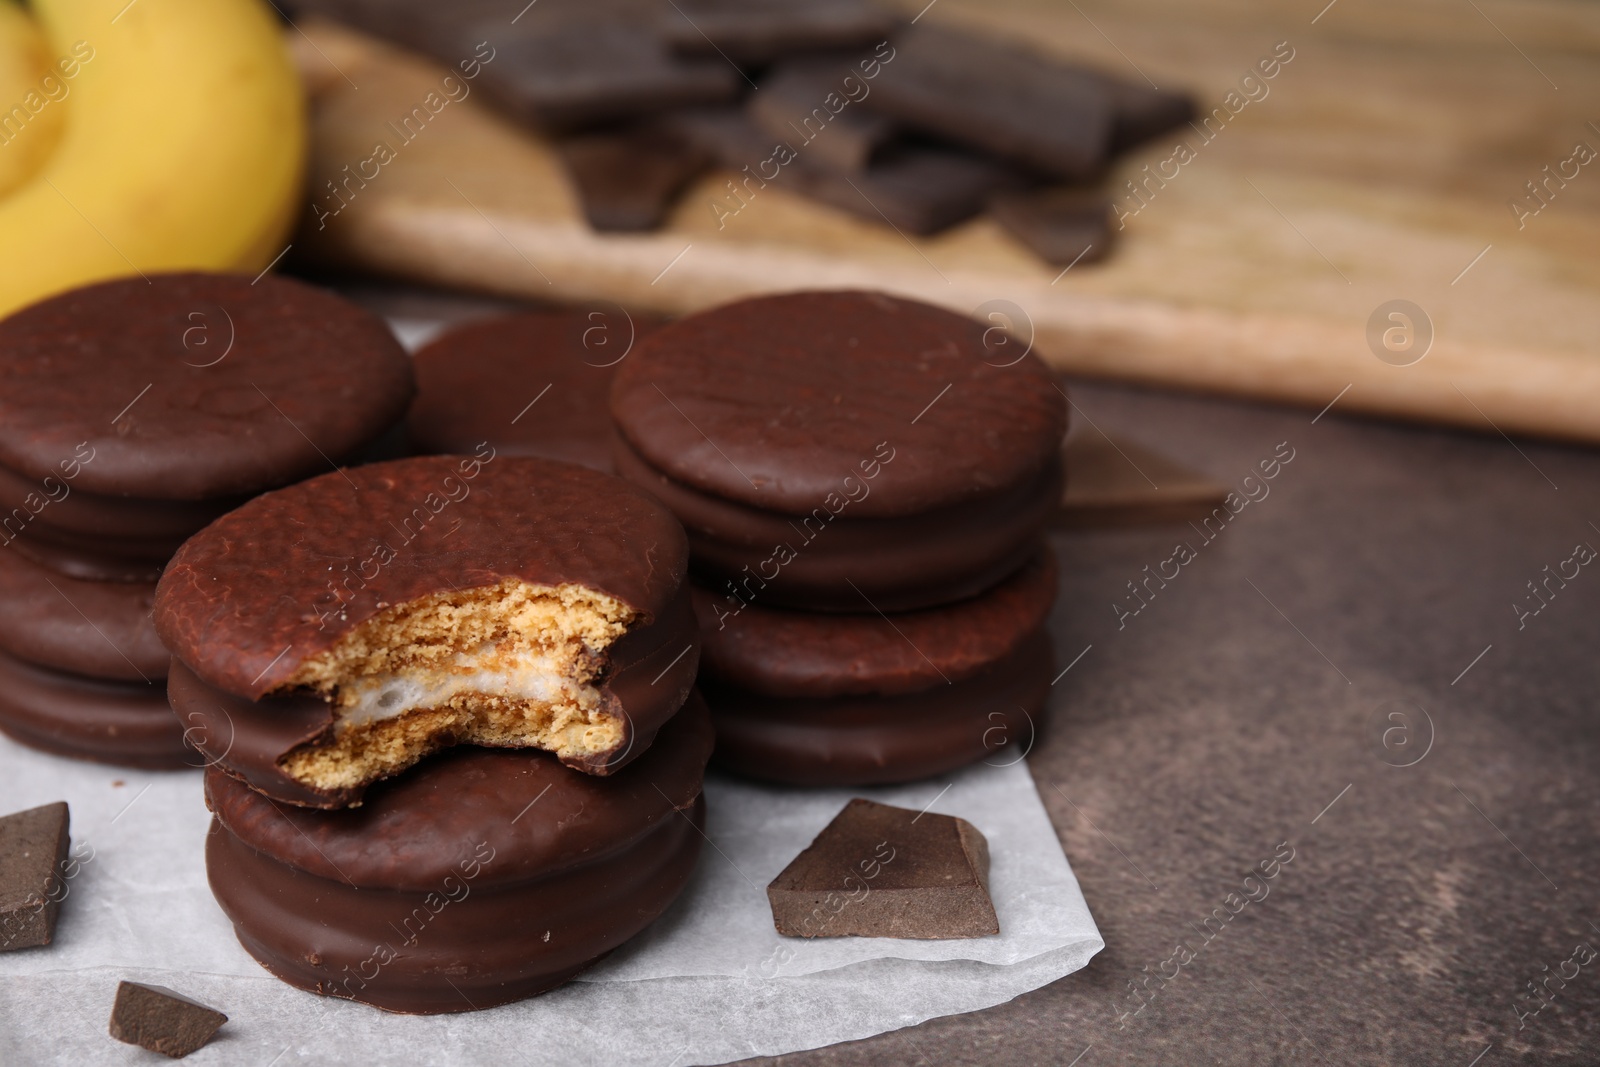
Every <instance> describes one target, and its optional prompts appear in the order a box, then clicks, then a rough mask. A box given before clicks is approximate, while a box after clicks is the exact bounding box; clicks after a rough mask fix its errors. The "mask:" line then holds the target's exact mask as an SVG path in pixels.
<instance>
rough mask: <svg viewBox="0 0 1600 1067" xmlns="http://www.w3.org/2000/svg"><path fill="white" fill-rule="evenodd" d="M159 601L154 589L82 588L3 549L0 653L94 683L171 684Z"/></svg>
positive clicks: (123, 586) (124, 586) (119, 585)
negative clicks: (156, 613) (159, 631)
mask: <svg viewBox="0 0 1600 1067" xmlns="http://www.w3.org/2000/svg"><path fill="white" fill-rule="evenodd" d="M155 596H156V587H155V583H154V582H145V583H140V584H135V583H121V582H83V581H77V580H74V579H72V578H68V577H67V576H66V575H62V574H51V573H50V572H49V571H47V570H45V569H44V568H42V567H39V566H38V565H36V564H34V563H31V562H29V561H28V560H27V559H25V558H23V557H22V556H19V555H17V554H16V553H15V552H9V551H6V550H4V549H0V652H8V653H10V654H11V655H13V656H15V657H16V658H17V659H20V660H25V661H27V662H29V663H34V664H37V665H40V666H44V667H53V668H55V669H56V670H59V671H68V672H71V673H73V674H83V675H88V676H89V677H92V678H115V679H120V680H123V681H149V680H155V679H160V678H165V677H166V675H167V662H168V661H169V660H170V659H171V658H172V657H171V656H170V655H169V654H168V652H167V650H166V648H165V647H164V646H163V645H162V644H161V638H159V637H158V636H156V626H155V620H154V619H152V618H151V616H150V610H151V606H152V605H153V604H154V602H155Z"/></svg>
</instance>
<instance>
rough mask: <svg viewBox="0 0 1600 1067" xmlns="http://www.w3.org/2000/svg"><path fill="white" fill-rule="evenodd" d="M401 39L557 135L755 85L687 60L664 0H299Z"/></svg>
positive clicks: (724, 66) (713, 65) (302, 8)
mask: <svg viewBox="0 0 1600 1067" xmlns="http://www.w3.org/2000/svg"><path fill="white" fill-rule="evenodd" d="M288 6H289V8H290V11H291V12H292V13H294V14H296V15H311V14H316V15H325V16H327V17H329V18H333V19H337V20H338V21H340V22H343V23H345V24H346V25H349V26H353V27H355V28H357V29H359V30H363V31H365V32H367V33H370V34H373V35H374V36H377V37H382V38H384V39H386V40H390V41H394V42H396V43H398V44H401V45H403V46H405V47H407V48H411V49H414V50H416V51H418V52H421V53H423V54H424V55H427V56H431V57H432V58H434V59H435V60H437V61H438V62H440V63H442V64H443V65H445V66H447V67H449V68H451V70H452V73H455V74H457V75H458V76H462V77H469V78H471V79H473V81H472V84H473V87H474V88H481V89H482V90H483V92H484V93H485V94H486V95H487V96H489V97H490V98H492V99H493V100H494V101H495V103H496V104H497V105H498V106H499V107H500V108H501V109H502V110H503V111H505V112H506V113H508V114H510V115H511V116H512V117H514V118H516V119H518V120H520V121H522V122H524V123H527V124H529V125H532V126H535V127H537V128H540V129H544V130H547V131H550V132H561V131H571V130H575V129H580V128H583V127H586V126H592V125H596V124H600V123H606V122H615V121H619V120H624V119H629V118H634V117H637V116H640V115H644V114H649V113H656V112H661V111H666V110H670V109H672V108H677V107H688V106H692V105H696V104H711V103H720V102H723V101H727V100H732V99H733V98H734V97H736V96H738V94H739V93H740V91H741V90H742V88H743V87H744V85H745V82H744V79H743V78H742V77H741V76H740V73H739V71H738V69H737V68H736V67H734V66H733V65H732V64H730V63H729V62H728V61H727V60H726V59H724V58H723V57H721V56H718V55H716V54H715V53H712V54H711V55H710V57H709V58H705V57H701V56H689V55H679V54H677V53H676V52H674V51H673V50H672V49H671V48H669V47H668V45H667V42H666V39H665V37H664V36H663V34H662V31H661V24H665V23H666V22H667V21H668V20H669V19H672V20H676V21H678V22H681V21H682V19H681V17H680V16H679V15H678V14H677V13H676V12H674V11H673V10H672V9H671V7H669V6H667V5H666V4H664V3H661V2H660V0H538V3H530V4H527V5H526V6H524V5H523V4H522V3H507V2H505V0H454V2H453V3H450V4H448V5H446V4H438V3H433V2H431V0H292V2H291V3H290V4H289V5H288Z"/></svg>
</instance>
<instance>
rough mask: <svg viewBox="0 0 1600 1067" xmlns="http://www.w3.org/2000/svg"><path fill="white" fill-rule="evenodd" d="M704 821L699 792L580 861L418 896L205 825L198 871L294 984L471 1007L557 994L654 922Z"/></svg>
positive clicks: (443, 884) (256, 950) (695, 851)
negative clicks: (280, 855) (325, 870)
mask: <svg viewBox="0 0 1600 1067" xmlns="http://www.w3.org/2000/svg"><path fill="white" fill-rule="evenodd" d="M704 821H705V801H704V800H702V799H700V798H698V797H697V798H696V799H695V800H694V801H693V806H692V807H691V808H690V809H689V810H688V811H686V812H684V813H682V814H681V815H669V816H666V817H665V818H663V819H661V820H659V821H657V823H656V824H655V826H654V827H653V828H652V829H651V830H650V832H649V833H648V834H647V835H646V836H645V837H644V838H643V839H641V840H638V841H636V842H634V843H632V845H630V846H629V847H628V848H626V849H625V850H623V851H621V852H614V853H610V854H605V855H603V856H602V858H599V859H597V860H595V861H594V862H592V863H590V864H589V865H587V866H583V867H577V868H572V869H568V870H564V871H560V872H557V873H555V874H553V875H550V876H549V877H546V878H542V879H537V880H530V881H528V882H523V883H518V884H516V885H512V886H508V887H506V888H503V889H496V888H485V889H480V888H477V886H476V883H474V882H470V881H467V880H465V879H464V878H463V877H462V876H461V874H459V873H455V874H452V875H450V876H448V878H446V879H441V880H440V882H438V883H437V884H436V885H434V886H432V887H430V888H429V890H428V891H426V892H418V891H404V890H401V891H396V890H382V889H379V890H373V889H357V888H353V887H351V886H349V885H346V884H344V883H342V882H339V881H336V880H332V879H327V878H319V877H316V876H313V875H310V874H306V873H304V872H303V871H299V870H296V869H295V868H293V867H290V866H287V865H285V864H282V863H278V862H276V861H275V860H272V859H270V858H268V857H267V856H265V855H263V854H262V853H260V852H257V851H255V850H253V849H251V848H250V847H249V846H247V845H245V844H243V843H242V842H241V841H240V840H239V839H238V838H237V837H235V836H233V835H232V834H231V833H229V832H228V830H227V828H226V827H225V826H223V825H222V824H221V823H220V822H218V821H213V822H212V827H211V833H210V835H209V836H208V837H207V839H206V873H207V875H208V876H209V878H210V881H211V891H212V892H213V893H214V894H215V895H216V898H217V903H218V904H220V905H221V906H222V910H223V911H224V912H226V913H227V915H228V917H229V918H230V919H232V920H233V929H234V933H235V934H236V935H237V936H238V938H239V943H240V944H241V945H243V946H244V949H245V951H246V952H248V953H250V955H252V956H254V957H255V958H256V961H257V962H258V963H260V964H261V965H262V966H263V967H265V968H266V969H267V970H268V971H270V972H271V973H272V974H273V975H274V976H276V977H277V978H279V979H281V980H283V981H285V982H288V983H289V984H290V985H293V986H298V987H299V988H301V989H305V990H307V991H309V992H312V993H318V994H321V995H323V996H331V997H342V998H346V999H349V1000H357V1001H361V1002H362V1003H365V1004H370V1005H372V1006H374V1007H377V1008H382V1009H384V1010H385V1011H393V1012H403V1013H407V1014H416V1015H436V1014H443V1013H446V1012H459V1011H475V1010H478V1009H481V1008H489V1007H493V1006H495V1005H497V1004H506V1003H509V1002H511V1001H513V1000H522V999H524V998H526V997H532V996H537V995H538V994H540V993H543V992H546V991H548V990H550V989H553V988H555V987H556V986H558V985H561V984H563V983H564V982H567V981H569V980H570V979H571V978H572V977H573V976H574V975H576V974H578V973H579V972H581V971H583V970H584V969H585V968H587V967H589V966H591V965H593V964H594V963H596V962H597V961H599V960H600V959H601V958H602V957H604V956H605V955H606V954H607V953H609V952H611V951H612V950H613V949H615V948H616V947H617V946H618V945H621V944H622V943H623V942H625V941H627V940H628V939H629V938H631V937H633V936H634V935H635V934H637V933H639V931H641V930H643V929H644V928H645V927H646V926H649V925H650V924H651V923H652V922H654V921H655V920H656V919H657V918H658V917H659V916H660V915H661V913H662V912H664V911H665V910H666V909H667V907H668V905H670V904H671V903H672V902H673V901H674V900H676V899H677V897H678V894H679V893H681V892H682V891H683V887H684V886H685V885H686V884H688V881H689V876H690V874H691V873H692V872H693V871H694V865H695V861H696V860H697V859H698V858H699V855H700V842H701V840H702V839H701V836H700V832H699V831H700V827H701V826H702V824H703V823H704ZM472 840H478V839H476V838H474V839H472ZM466 862H469V863H470V862H473V861H470V860H469V861H466ZM465 869H469V870H470V869H472V868H470V867H468V868H465ZM483 869H485V870H487V869H488V867H487V866H485V867H484V868H483Z"/></svg>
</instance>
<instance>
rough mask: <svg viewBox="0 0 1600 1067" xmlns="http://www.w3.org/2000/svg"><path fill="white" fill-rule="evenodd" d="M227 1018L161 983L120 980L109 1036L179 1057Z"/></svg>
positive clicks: (204, 1041)
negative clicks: (149, 983)
mask: <svg viewBox="0 0 1600 1067" xmlns="http://www.w3.org/2000/svg"><path fill="white" fill-rule="evenodd" d="M227 1021H228V1017H227V1016H226V1015H224V1014H222V1013H221V1012H220V1011H217V1010H216V1009H215V1008H208V1007H206V1006H205V1005H204V1004H201V1003H199V1002H198V1001H194V1000H190V999H189V998H188V997H186V996H184V995H183V994H182V993H178V992H175V991H174V990H171V989H167V988H166V987H165V986H158V985H143V984H141V983H139V982H121V983H119V984H118V985H117V1000H116V1003H115V1004H113V1005H112V1007H111V1036H112V1037H114V1038H116V1039H117V1040H118V1041H126V1042H127V1043H128V1044H130V1045H139V1046H140V1047H142V1048H147V1049H149V1050H150V1051H151V1052H159V1053H161V1054H162V1055H164V1056H171V1057H172V1058H173V1059H182V1058H183V1057H184V1056H187V1055H188V1054H189V1053H191V1052H193V1051H195V1050H196V1049H198V1048H199V1047H200V1046H202V1045H204V1044H205V1043H206V1042H207V1041H210V1040H211V1035H213V1034H215V1033H216V1032H217V1028H218V1027H220V1026H221V1025H222V1024H223V1023H225V1022H227Z"/></svg>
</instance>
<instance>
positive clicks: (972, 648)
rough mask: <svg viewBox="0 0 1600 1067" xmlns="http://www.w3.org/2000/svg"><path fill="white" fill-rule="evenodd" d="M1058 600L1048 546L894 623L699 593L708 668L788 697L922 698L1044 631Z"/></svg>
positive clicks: (724, 678)
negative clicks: (970, 593)
mask: <svg viewBox="0 0 1600 1067" xmlns="http://www.w3.org/2000/svg"><path fill="white" fill-rule="evenodd" d="M1055 599H1056V559H1055V553H1054V552H1052V551H1051V550H1050V548H1049V547H1048V546H1046V547H1044V548H1042V549H1040V550H1039V551H1038V552H1037V553H1036V554H1035V555H1034V557H1033V559H1031V560H1029V561H1028V563H1027V564H1026V565H1025V566H1024V567H1023V568H1022V569H1021V570H1019V571H1018V572H1017V573H1016V574H1013V575H1012V576H1011V577H1009V578H1007V579H1006V580H1005V581H1004V582H1002V583H1001V584H999V585H997V586H995V587H994V588H993V589H991V590H989V591H988V592H986V593H983V594H981V595H979V596H977V597H974V598H972V599H971V600H963V601H961V602H959V603H955V604H949V605H945V606H942V607H936V608H928V609H926V610H923V611H907V612H900V613H898V614H896V615H895V616H894V617H893V620H892V622H891V620H889V619H885V618H884V617H882V616H880V615H878V614H876V613H873V614H871V615H822V614H816V613H812V612H800V611H778V610H773V609H770V608H763V607H760V606H758V605H750V606H747V607H743V608H740V607H739V605H738V604H737V603H730V602H729V601H727V600H726V599H725V598H723V597H718V596H716V595H715V594H714V593H711V592H710V591H708V590H706V589H703V588H700V587H695V589H694V606H695V615H696V616H697V617H698V618H699V619H700V629H701V632H702V634H704V641H705V645H704V648H703V649H702V652H701V672H702V676H703V677H705V678H707V679H714V680H716V681H718V682H723V683H726V684H728V685H733V686H737V687H739V688H740V689H744V690H748V691H750V692H753V693H765V694H767V695H770V696H780V697H832V696H844V695H850V694H867V693H878V694H883V695H890V694H896V693H914V692H917V691H919V690H925V689H930V688H933V687H936V686H940V685H946V684H949V683H952V682H962V681H965V680H966V679H968V678H970V677H972V676H973V675H975V674H980V673H982V672H984V671H986V670H988V669H989V668H990V667H992V666H993V665H994V663H995V662H996V661H997V660H1000V659H1003V658H1004V657H1006V656H1008V655H1010V654H1011V653H1013V652H1014V651H1015V650H1016V649H1017V648H1018V647H1019V646H1020V645H1021V644H1022V643H1023V642H1024V641H1025V640H1027V639H1029V638H1031V637H1032V636H1033V635H1034V634H1036V633H1037V632H1038V631H1039V628H1040V627H1042V626H1043V625H1044V623H1045V619H1046V618H1047V617H1048V616H1049V614H1050V608H1051V606H1052V605H1053V604H1054V603H1055Z"/></svg>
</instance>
